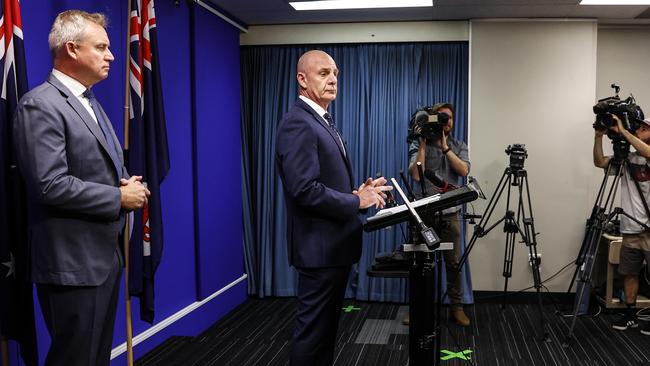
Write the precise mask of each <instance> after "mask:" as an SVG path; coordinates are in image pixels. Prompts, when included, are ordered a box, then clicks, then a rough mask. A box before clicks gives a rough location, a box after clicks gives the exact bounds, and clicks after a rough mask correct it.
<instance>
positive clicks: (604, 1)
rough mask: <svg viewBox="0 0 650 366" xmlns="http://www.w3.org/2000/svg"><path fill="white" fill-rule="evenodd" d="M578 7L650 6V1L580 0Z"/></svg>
mask: <svg viewBox="0 0 650 366" xmlns="http://www.w3.org/2000/svg"><path fill="white" fill-rule="evenodd" d="M580 5H650V0H582V1H581V2H580Z"/></svg>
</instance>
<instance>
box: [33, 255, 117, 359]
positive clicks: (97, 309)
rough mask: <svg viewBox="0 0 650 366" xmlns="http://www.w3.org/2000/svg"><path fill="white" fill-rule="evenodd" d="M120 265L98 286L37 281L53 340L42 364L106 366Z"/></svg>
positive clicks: (46, 321) (41, 302)
mask: <svg viewBox="0 0 650 366" xmlns="http://www.w3.org/2000/svg"><path fill="white" fill-rule="evenodd" d="M121 274H122V265H121V263H120V259H119V257H118V253H117V252H116V253H115V258H114V260H113V269H112V270H111V273H110V274H109V275H108V278H107V279H106V281H105V282H104V283H103V284H101V285H99V286H89V287H85V286H61V285H47V284H37V285H36V289H37V292H38V300H39V303H40V305H41V310H42V312H43V317H44V318H45V323H46V325H47V330H48V333H49V334H50V338H51V340H52V343H51V344H50V349H49V351H48V352H47V357H46V359H45V366H108V365H109V364H110V358H111V345H112V342H113V327H114V325H115V313H116V311H117V299H118V296H119V289H120V286H119V280H120V277H121Z"/></svg>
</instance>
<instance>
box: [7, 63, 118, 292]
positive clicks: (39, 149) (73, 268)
mask: <svg viewBox="0 0 650 366" xmlns="http://www.w3.org/2000/svg"><path fill="white" fill-rule="evenodd" d="M102 113H103V110H102ZM104 117H105V118H106V120H107V121H108V116H106V115H105V114H104ZM110 135H111V136H110V137H111V138H113V140H114V142H115V146H118V147H119V146H120V144H119V141H118V140H117V138H116V136H115V132H114V131H113V130H112V128H111V131H110ZM14 143H15V149H16V154H17V157H18V168H19V170H20V172H21V174H22V176H23V178H24V179H25V182H26V184H27V195H28V215H29V236H28V237H29V246H30V253H31V275H32V279H33V281H34V282H36V283H42V284H55V285H75V286H95V285H99V284H101V283H103V282H104V281H105V280H106V278H107V277H108V275H109V272H110V270H111V268H112V265H113V260H114V258H115V257H114V256H115V251H116V249H117V248H118V235H119V233H120V230H121V228H122V225H123V222H124V219H123V215H122V213H121V204H120V190H119V188H118V187H119V180H120V178H126V177H128V175H127V174H126V169H124V168H123V166H124V163H123V157H122V152H121V151H119V152H118V158H119V160H120V161H119V162H118V164H117V165H118V166H120V167H122V171H121V172H119V173H118V172H117V171H116V169H115V165H114V164H113V161H112V160H111V157H110V155H109V154H108V150H107V149H108V147H107V145H106V139H105V138H104V135H103V133H102V131H101V128H100V127H99V125H98V124H97V123H96V122H95V121H94V120H93V119H92V117H91V116H90V114H89V113H88V111H87V110H86V109H85V108H84V107H83V105H82V104H81V103H80V102H79V100H78V99H77V98H76V97H75V96H74V95H72V93H71V92H70V91H69V90H68V89H67V88H66V87H65V86H64V85H63V84H62V83H61V82H60V81H59V80H58V79H56V78H55V77H54V76H52V75H50V77H49V79H48V81H47V82H45V83H43V84H41V85H39V86H38V87H36V88H34V89H32V90H31V91H29V92H28V93H27V94H25V95H24V96H23V97H22V98H21V100H20V103H19V106H18V109H17V111H16V116H15V119H14Z"/></svg>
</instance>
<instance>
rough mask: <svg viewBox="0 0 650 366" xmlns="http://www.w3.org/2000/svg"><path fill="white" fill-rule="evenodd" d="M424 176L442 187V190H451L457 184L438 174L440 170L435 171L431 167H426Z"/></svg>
mask: <svg viewBox="0 0 650 366" xmlns="http://www.w3.org/2000/svg"><path fill="white" fill-rule="evenodd" d="M424 176H425V177H426V178H427V179H428V180H429V181H430V182H431V183H432V184H433V185H434V186H436V187H438V188H440V190H441V191H442V192H447V191H451V190H453V189H456V188H458V187H456V186H455V185H453V184H451V183H448V182H446V181H445V180H444V179H442V177H441V176H440V175H438V172H435V171H433V170H431V169H425V170H424Z"/></svg>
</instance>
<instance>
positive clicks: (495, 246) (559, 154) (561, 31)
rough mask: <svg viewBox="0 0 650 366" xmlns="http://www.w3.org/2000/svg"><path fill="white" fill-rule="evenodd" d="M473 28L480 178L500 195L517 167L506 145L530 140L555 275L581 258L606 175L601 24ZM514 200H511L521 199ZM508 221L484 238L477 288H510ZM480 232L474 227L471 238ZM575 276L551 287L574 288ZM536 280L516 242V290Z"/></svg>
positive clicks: (478, 249) (541, 246)
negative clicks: (598, 152) (596, 154)
mask: <svg viewBox="0 0 650 366" xmlns="http://www.w3.org/2000/svg"><path fill="white" fill-rule="evenodd" d="M470 27H471V41H470V48H471V52H470V55H471V56H470V57H471V64H470V70H471V85H470V95H471V98H470V100H471V102H470V139H471V140H470V141H471V146H470V152H471V161H472V172H471V175H473V176H475V177H476V178H477V179H478V180H479V182H480V183H481V186H482V188H483V190H484V191H485V193H486V195H488V196H489V197H491V196H492V194H493V192H494V190H495V188H496V186H497V184H498V180H499V178H500V177H501V175H502V174H503V171H504V169H505V167H506V166H508V162H509V161H508V156H506V154H505V153H504V149H505V148H506V146H508V145H509V144H513V143H523V144H526V148H527V149H528V155H529V156H528V159H527V160H526V163H525V168H526V169H527V171H528V176H529V177H528V179H529V183H530V192H531V200H532V206H533V215H534V218H535V229H536V231H538V232H539V233H540V235H538V236H537V239H538V251H539V252H540V253H541V254H542V266H541V268H542V278H546V277H548V276H549V275H551V274H553V273H554V272H556V271H557V270H559V269H560V268H562V267H563V266H564V265H565V264H567V263H569V262H571V261H572V260H574V259H575V257H576V255H577V252H578V249H579V247H580V243H581V241H582V236H583V232H584V226H585V219H586V218H587V215H588V213H589V211H590V208H591V206H592V205H593V202H592V200H593V199H594V198H595V192H596V189H597V187H598V186H599V185H600V180H601V176H602V173H600V172H599V171H598V170H597V169H595V168H594V167H593V165H592V159H591V151H592V146H593V132H592V128H591V123H592V121H593V114H592V112H591V107H592V105H593V104H594V99H595V85H596V38H597V37H596V33H597V29H596V24H595V23H594V22H587V21H584V22H561V21H555V22H552V21H549V22H539V21H537V22H497V21H491V22H481V21H478V22H472V23H471V25H470ZM504 195H505V193H504ZM489 197H488V198H489ZM513 198H514V199H513V202H512V203H511V207H514V205H515V204H516V202H517V199H516V197H515V196H514V195H513ZM505 202H506V199H505V196H503V197H502V198H501V200H500V204H499V205H497V208H496V209H495V211H494V213H493V215H492V219H491V220H490V222H491V223H494V222H496V220H497V219H499V218H500V217H502V216H503V215H504V213H505ZM487 203H488V201H487V200H481V201H476V202H475V203H474V207H475V210H476V211H477V212H479V213H482V212H483V211H484V210H485V207H486V206H487ZM488 226H489V223H488ZM502 227H503V226H502V225H500V226H499V227H497V228H495V229H493V231H492V232H490V234H488V235H487V236H486V237H483V238H481V239H479V240H478V241H477V243H476V245H475V247H474V249H473V251H472V253H471V256H470V263H471V266H472V268H471V270H472V280H473V286H474V289H475V290H501V289H503V284H504V278H503V277H502V275H501V274H502V270H503V257H504V245H505V234H504V233H503V229H502ZM471 234H472V229H471V228H469V230H468V239H469V238H470V237H471ZM519 240H520V239H519V237H518V238H517V241H519ZM571 273H572V272H571V271H567V272H565V274H564V275H562V276H561V277H559V278H557V279H556V280H554V281H552V282H549V283H548V284H547V286H548V287H549V289H550V290H551V291H566V287H567V286H568V283H569V280H570V275H571ZM531 284H532V275H531V270H530V267H529V265H528V250H527V248H526V247H525V246H524V245H523V244H521V243H516V245H515V256H514V264H513V270H512V278H511V279H510V281H509V289H510V290H519V289H523V288H526V287H528V286H530V285H531Z"/></svg>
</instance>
